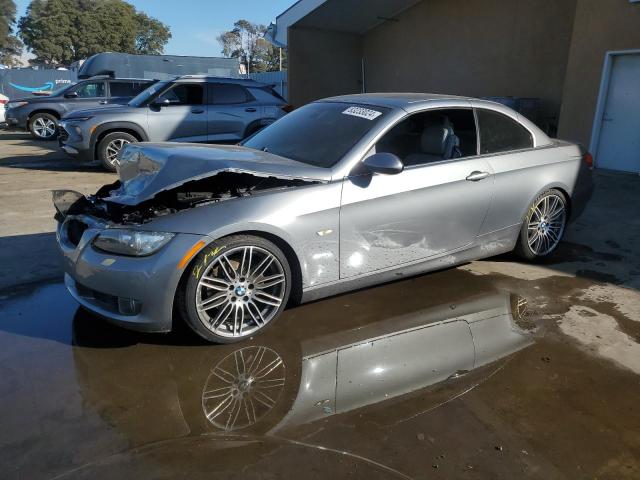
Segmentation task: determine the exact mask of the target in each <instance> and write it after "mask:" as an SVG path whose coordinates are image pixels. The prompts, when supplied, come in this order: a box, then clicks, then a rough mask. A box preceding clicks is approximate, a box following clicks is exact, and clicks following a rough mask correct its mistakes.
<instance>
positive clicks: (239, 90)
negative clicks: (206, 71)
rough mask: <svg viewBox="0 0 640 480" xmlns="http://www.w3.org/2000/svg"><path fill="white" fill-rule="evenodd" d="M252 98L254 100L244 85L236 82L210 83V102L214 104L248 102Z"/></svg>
mask: <svg viewBox="0 0 640 480" xmlns="http://www.w3.org/2000/svg"><path fill="white" fill-rule="evenodd" d="M251 100H253V98H252V97H251V94H250V93H249V92H247V89H246V88H244V87H243V86H242V85H236V84H234V83H211V84H209V103H212V104H214V105H231V104H235V103H247V102H248V101H251Z"/></svg>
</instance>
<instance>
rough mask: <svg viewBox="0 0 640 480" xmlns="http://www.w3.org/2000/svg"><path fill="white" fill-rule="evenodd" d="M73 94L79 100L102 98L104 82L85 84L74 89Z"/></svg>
mask: <svg viewBox="0 0 640 480" xmlns="http://www.w3.org/2000/svg"><path fill="white" fill-rule="evenodd" d="M75 92H76V93H77V94H78V97H79V98H96V97H104V95H105V92H104V82H87V83H83V84H82V85H80V86H78V87H76V89H75Z"/></svg>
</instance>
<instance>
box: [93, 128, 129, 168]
mask: <svg viewBox="0 0 640 480" xmlns="http://www.w3.org/2000/svg"><path fill="white" fill-rule="evenodd" d="M137 141H138V139H137V138H136V137H134V136H133V135H131V134H129V133H126V132H113V133H109V134H107V135H105V136H104V137H103V138H102V140H100V143H99V144H98V160H100V163H101V164H102V166H103V167H104V168H105V169H106V170H108V171H110V172H115V171H116V168H117V165H118V160H117V159H116V158H115V155H117V154H118V152H119V151H120V149H121V148H122V147H123V146H124V145H125V144H127V143H136V142H137Z"/></svg>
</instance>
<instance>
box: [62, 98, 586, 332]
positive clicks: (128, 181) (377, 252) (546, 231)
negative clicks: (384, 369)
mask: <svg viewBox="0 0 640 480" xmlns="http://www.w3.org/2000/svg"><path fill="white" fill-rule="evenodd" d="M119 160H120V165H119V176H120V179H119V181H117V182H116V183H114V184H112V185H106V186H104V187H102V188H101V189H100V190H99V191H98V192H97V193H96V194H95V195H90V196H83V195H81V194H79V193H76V192H73V191H56V192H54V204H55V206H56V210H57V213H56V217H57V219H58V222H59V223H58V243H59V245H60V248H61V250H62V252H63V257H64V264H65V272H66V273H65V282H66V285H67V287H68V289H69V291H70V292H71V294H72V295H73V296H74V297H75V298H76V299H77V301H78V302H80V303H81V304H82V305H83V306H84V307H86V308H87V309H89V310H91V311H93V312H95V313H97V314H99V315H101V316H103V317H106V318H108V319H110V320H111V321H113V322H115V323H117V324H119V325H122V326H124V327H127V328H132V329H136V330H141V331H153V332H166V331H169V330H171V329H172V327H173V323H174V322H175V321H178V319H180V318H181V319H182V320H184V321H185V322H186V323H187V324H188V325H189V326H190V327H191V328H192V329H193V330H194V331H195V332H196V333H197V334H199V335H200V336H202V337H203V338H205V339H207V340H209V341H211V342H221V343H230V342H235V341H238V340H241V339H243V338H246V337H248V336H253V335H255V334H256V333H257V332H259V331H260V330H262V329H264V328H266V327H267V326H268V325H271V324H272V323H273V322H274V321H275V320H276V318H277V317H278V316H279V315H280V313H281V312H282V311H283V309H284V308H285V307H286V306H287V305H288V304H292V303H296V302H306V301H309V300H314V299H318V298H321V297H325V296H328V295H333V294H336V293H340V292H344V291H347V290H351V289H355V288H361V287H365V286H370V285H374V284H378V283H381V282H385V281H389V280H392V279H397V278H399V277H401V276H407V275H415V274H419V273H423V272H427V271H430V270H437V269H441V268H444V267H449V266H452V265H457V264H461V263H463V262H468V261H470V260H475V259H479V258H484V257H489V256H493V255H497V254H500V253H504V252H509V251H511V250H515V252H517V254H518V255H520V256H521V257H522V258H524V259H526V260H536V259H539V258H542V257H546V256H548V255H549V254H551V253H552V252H553V251H554V250H555V249H556V247H557V246H558V244H559V242H560V240H561V239H562V235H563V232H564V230H565V228H566V226H567V223H568V222H569V221H570V220H573V219H575V218H576V217H577V216H578V215H579V214H580V213H581V211H582V210H583V208H584V206H585V203H586V202H587V200H588V199H589V197H590V195H591V191H592V180H591V172H590V167H591V156H590V155H589V153H587V152H586V151H584V150H582V149H581V148H580V147H579V146H577V145H575V144H571V143H568V142H564V141H560V140H555V139H550V138H549V137H547V136H546V135H545V134H544V133H543V132H542V131H541V130H540V129H539V128H537V127H536V126H535V125H534V124H532V123H531V122H530V121H528V120H527V119H526V118H523V117H522V116H520V115H519V114H518V113H516V112H514V111H513V110H510V109H509V108H507V107H505V106H502V105H499V104H496V103H492V102H488V101H484V100H478V99H473V98H463V97H453V96H441V95H427V94H392V93H386V94H363V95H348V96H341V97H334V98H328V99H324V100H320V101H317V102H314V103H311V104H308V105H306V106H304V107H302V108H300V109H298V110H296V111H294V112H292V113H290V114H289V115H287V116H286V117H284V118H282V119H280V120H278V121H277V122H275V123H274V124H272V125H270V126H269V127H267V128H265V129H264V130H261V131H260V132H258V133H256V134H255V135H253V136H252V137H250V138H249V139H247V140H245V141H244V142H243V144H241V145H238V146H221V145H194V144H177V143H163V144H153V143H140V144H132V145H129V146H127V147H126V148H125V149H123V151H122V152H121V153H120V158H119Z"/></svg>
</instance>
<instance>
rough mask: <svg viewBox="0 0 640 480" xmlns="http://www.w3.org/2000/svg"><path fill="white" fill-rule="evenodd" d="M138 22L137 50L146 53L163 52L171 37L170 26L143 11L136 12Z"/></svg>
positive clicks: (156, 53) (155, 53)
mask: <svg viewBox="0 0 640 480" xmlns="http://www.w3.org/2000/svg"><path fill="white" fill-rule="evenodd" d="M136 23H137V29H136V52H138V53H141V54H145V55H158V54H161V53H162V52H163V51H164V46H165V45H166V43H167V42H168V41H169V39H170V38H171V32H170V31H169V27H167V26H166V25H165V24H164V23H162V22H160V21H159V20H156V19H155V18H152V17H149V16H148V15H147V14H145V13H143V12H138V13H137V14H136Z"/></svg>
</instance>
